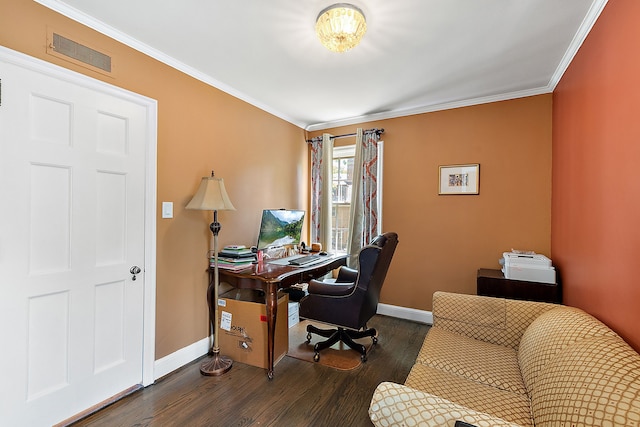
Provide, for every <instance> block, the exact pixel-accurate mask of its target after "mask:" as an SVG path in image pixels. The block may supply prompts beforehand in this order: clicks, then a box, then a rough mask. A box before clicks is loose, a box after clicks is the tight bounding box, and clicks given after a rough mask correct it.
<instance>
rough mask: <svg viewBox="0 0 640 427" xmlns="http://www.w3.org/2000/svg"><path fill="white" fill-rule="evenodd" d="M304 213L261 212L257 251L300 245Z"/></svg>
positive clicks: (272, 210) (277, 210)
mask: <svg viewBox="0 0 640 427" xmlns="http://www.w3.org/2000/svg"><path fill="white" fill-rule="evenodd" d="M303 222H304V211H298V210H285V209H266V210H264V211H262V221H261V224H260V234H259V236H258V249H265V248H269V247H277V246H284V245H297V244H298V243H300V236H301V234H302V223H303Z"/></svg>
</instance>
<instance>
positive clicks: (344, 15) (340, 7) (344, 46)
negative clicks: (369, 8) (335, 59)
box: [316, 3, 367, 52]
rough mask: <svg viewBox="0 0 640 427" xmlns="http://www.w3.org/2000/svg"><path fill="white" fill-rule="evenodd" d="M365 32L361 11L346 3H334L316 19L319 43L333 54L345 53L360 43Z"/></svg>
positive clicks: (365, 26)
mask: <svg viewBox="0 0 640 427" xmlns="http://www.w3.org/2000/svg"><path fill="white" fill-rule="evenodd" d="M366 31H367V21H366V20H365V18H364V13H362V10H360V9H359V8H357V7H356V6H354V5H352V4H348V3H336V4H334V5H331V6H329V7H326V8H324V9H322V11H321V12H320V13H319V14H318V18H316V34H317V35H318V38H319V39H320V42H321V43H322V44H323V45H324V47H326V48H327V49H329V50H330V51H333V52H346V51H348V50H350V49H353V48H354V47H356V46H357V45H358V43H360V40H361V39H362V36H364V33H365V32H366Z"/></svg>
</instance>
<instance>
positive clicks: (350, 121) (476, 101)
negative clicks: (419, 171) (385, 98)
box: [305, 86, 553, 132]
mask: <svg viewBox="0 0 640 427" xmlns="http://www.w3.org/2000/svg"><path fill="white" fill-rule="evenodd" d="M551 92H553V90H552V89H551V88H550V87H549V86H544V87H538V88H534V89H527V90H521V91H517V92H510V93H502V94H498V95H491V96H484V97H480V98H472V99H465V100H462V101H453V102H443V103H440V104H432V105H424V106H420V107H415V108H407V109H404V110H393V111H385V112H383V113H373V114H366V115H363V116H357V117H349V118H346V119H342V120H334V121H331V122H324V123H316V124H313V125H309V126H307V127H306V128H305V130H306V131H309V132H312V131H317V130H325V129H331V128H334V127H339V126H347V125H356V124H360V123H365V122H373V121H378V120H386V119H395V118H397V117H406V116H413V115H416V114H424V113H433V112H435V111H444V110H453V109H454V108H461V107H469V106H472V105H481V104H490V103H492V102H499V101H508V100H511V99H517V98H526V97H528V96H535V95H541V94H545V93H551Z"/></svg>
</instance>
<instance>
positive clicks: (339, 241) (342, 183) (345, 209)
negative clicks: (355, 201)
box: [331, 145, 356, 253]
mask: <svg viewBox="0 0 640 427" xmlns="http://www.w3.org/2000/svg"><path fill="white" fill-rule="evenodd" d="M355 153H356V146H355V145H349V146H344V147H334V148H333V165H332V170H333V176H332V180H331V195H332V197H331V225H332V229H331V252H337V253H347V251H348V238H349V217H350V215H351V188H352V185H353V159H354V156H355Z"/></svg>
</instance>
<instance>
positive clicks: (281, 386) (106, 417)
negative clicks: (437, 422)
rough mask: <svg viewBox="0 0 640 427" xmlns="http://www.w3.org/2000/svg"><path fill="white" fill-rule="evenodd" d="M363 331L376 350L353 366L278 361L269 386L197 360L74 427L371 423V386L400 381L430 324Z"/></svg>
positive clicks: (250, 374)
mask: <svg viewBox="0 0 640 427" xmlns="http://www.w3.org/2000/svg"><path fill="white" fill-rule="evenodd" d="M369 326H371V327H374V328H376V329H377V330H378V335H379V341H378V345H377V346H375V347H374V348H373V350H372V351H371V352H370V353H369V356H368V361H367V362H366V363H363V364H362V365H361V366H360V367H358V368H357V369H354V370H351V371H338V370H335V369H332V368H328V367H324V366H321V365H319V364H317V363H309V362H305V361H301V360H298V359H294V358H291V357H284V358H283V359H282V360H281V361H280V362H279V363H278V364H277V365H276V367H275V377H274V379H273V380H271V381H269V380H268V379H267V376H266V371H265V370H264V369H259V368H255V367H253V366H249V365H244V364H241V363H234V365H233V367H232V368H231V370H230V371H229V372H227V373H226V374H224V375H222V376H219V377H205V376H203V375H201V374H200V370H199V367H200V362H201V360H198V361H196V362H194V363H192V364H189V365H187V366H185V367H183V368H181V369H179V370H177V371H176V372H173V373H171V374H169V375H167V376H166V377H164V378H162V379H160V380H159V381H157V382H156V383H155V384H154V385H152V386H149V387H147V388H145V389H143V390H140V391H137V392H135V393H133V394H131V395H129V396H127V397H125V398H123V399H121V400H120V401H118V402H116V403H114V404H113V405H111V406H109V407H107V408H105V409H102V410H101V411H99V412H97V413H95V414H93V415H91V416H89V417H87V418H85V419H83V420H81V421H79V422H77V423H75V424H74V426H96V427H97V426H109V427H114V426H126V427H130V426H223V427H231V426H238V427H239V426H286V427H289V426H352V427H357V426H371V425H372V424H371V421H370V420H369V415H368V413H367V410H368V408H369V402H370V400H371V396H372V395H373V391H374V389H375V387H376V386H377V385H378V384H379V383H380V382H382V381H395V382H400V383H402V382H404V380H405V379H406V376H407V374H408V373H409V370H410V369H411V366H412V365H413V363H414V361H415V359H416V355H417V353H418V350H419V349H420V346H421V345H422V341H423V340H424V336H425V334H426V333H427V331H428V329H429V326H428V325H424V324H420V323H415V322H411V321H407V320H401V319H396V318H392V317H386V316H375V317H374V318H373V319H371V321H370V322H369ZM223 354H224V351H223Z"/></svg>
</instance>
